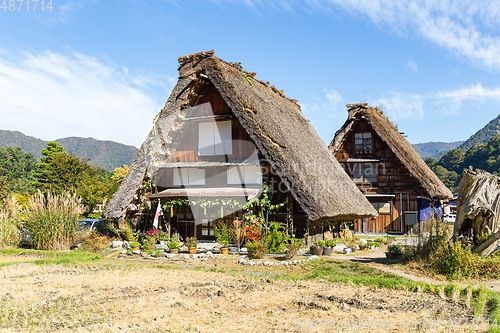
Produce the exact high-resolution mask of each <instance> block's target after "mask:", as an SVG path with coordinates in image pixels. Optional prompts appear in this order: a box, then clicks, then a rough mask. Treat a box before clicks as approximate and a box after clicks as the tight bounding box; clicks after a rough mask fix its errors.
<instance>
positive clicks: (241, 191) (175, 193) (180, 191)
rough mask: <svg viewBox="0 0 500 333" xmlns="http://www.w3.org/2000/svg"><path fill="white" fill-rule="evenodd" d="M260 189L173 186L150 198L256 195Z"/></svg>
mask: <svg viewBox="0 0 500 333" xmlns="http://www.w3.org/2000/svg"><path fill="white" fill-rule="evenodd" d="M259 192H260V189H253V188H241V187H221V188H171V189H167V190H164V191H161V192H160V193H157V194H154V195H152V196H150V197H149V198H150V199H157V198H179V197H247V198H248V199H251V198H254V197H256V196H257V195H258V194H259Z"/></svg>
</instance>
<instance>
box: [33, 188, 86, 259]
mask: <svg viewBox="0 0 500 333" xmlns="http://www.w3.org/2000/svg"><path fill="white" fill-rule="evenodd" d="M80 208H81V200H80V198H78V197H77V196H76V195H75V194H71V193H69V192H64V193H62V194H61V195H54V194H52V193H51V192H49V193H47V196H44V195H43V194H42V193H41V192H40V191H39V192H38V193H37V194H35V195H34V196H33V197H32V198H30V200H29V201H28V203H27V205H26V212H25V217H26V224H25V226H26V228H28V229H29V230H30V232H31V236H32V239H33V247H34V248H35V249H39V250H62V249H69V248H70V246H71V245H72V244H73V241H74V239H75V235H76V232H77V230H78V219H79V217H80V214H79V212H80Z"/></svg>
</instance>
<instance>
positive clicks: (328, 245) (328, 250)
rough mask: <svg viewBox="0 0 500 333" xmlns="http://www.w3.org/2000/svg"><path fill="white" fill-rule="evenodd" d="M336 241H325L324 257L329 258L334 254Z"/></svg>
mask: <svg viewBox="0 0 500 333" xmlns="http://www.w3.org/2000/svg"><path fill="white" fill-rule="evenodd" d="M335 245H336V244H335V241H334V240H333V239H325V240H324V241H323V255H324V256H329V255H331V254H332V252H333V247H334V246H335Z"/></svg>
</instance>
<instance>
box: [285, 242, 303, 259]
mask: <svg viewBox="0 0 500 333" xmlns="http://www.w3.org/2000/svg"><path fill="white" fill-rule="evenodd" d="M285 246H286V248H287V250H288V251H287V252H286V258H287V259H292V258H293V256H295V255H296V254H297V253H298V252H299V250H300V248H301V247H303V246H304V239H302V238H290V239H289V240H288V242H287V243H286V244H285Z"/></svg>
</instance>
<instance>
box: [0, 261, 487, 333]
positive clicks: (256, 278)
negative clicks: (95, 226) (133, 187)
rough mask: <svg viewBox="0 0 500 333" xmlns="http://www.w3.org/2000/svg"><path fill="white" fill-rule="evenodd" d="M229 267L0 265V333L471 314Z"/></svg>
mask: <svg viewBox="0 0 500 333" xmlns="http://www.w3.org/2000/svg"><path fill="white" fill-rule="evenodd" d="M2 260H3V261H5V260H8V258H4V259H2ZM236 260H237V258H236V257H232V256H229V257H227V258H226V259H217V260H215V261H210V262H200V261H196V260H183V259H182V260H181V259H179V260H178V261H174V262H170V263H167V260H163V261H162V260H160V259H157V260H152V259H149V260H147V259H144V258H134V259H130V258H116V257H115V258H109V259H106V260H103V261H100V262H99V263H94V264H87V265H82V264H80V265H70V266H61V265H35V264H16V265H11V266H5V267H3V268H1V269H0V280H1V281H2V283H1V285H2V288H1V290H0V301H1V307H0V309H1V310H0V311H1V312H0V330H1V332H303V331H304V332H323V331H346V332H351V331H358V330H365V331H370V332H372V331H378V332H405V331H417V329H419V328H420V331H426V332H437V331H441V332H442V331H447V332H448V331H452V330H451V329H450V327H449V326H447V322H446V320H448V319H450V318H452V319H454V318H461V317H466V318H471V317H472V316H473V311H472V309H470V308H469V306H468V304H467V300H464V299H460V300H452V299H449V298H445V297H440V296H439V295H434V294H429V293H425V292H410V291H404V290H403V291H394V290H387V289H376V288H374V287H358V286H354V285H342V284H337V283H330V282H327V281H324V280H321V279H315V280H307V281H304V280H300V281H293V280H290V279H288V278H285V276H286V275H287V273H294V272H297V271H298V270H300V269H301V268H300V266H295V267H262V266H258V267H248V269H247V267H244V268H243V267H242V266H241V265H236V264H235V262H236ZM232 267H234V269H232ZM221 270H223V271H224V272H221ZM273 277H278V278H273ZM280 277H281V278H280ZM438 318H441V319H442V320H441V321H440V322H438V321H437V319H438ZM448 324H449V322H448ZM424 325H425V326H424ZM432 325H434V326H432ZM437 328H439V329H437ZM485 328H486V324H485V325H483V326H482V329H485ZM456 331H462V329H457V330H456ZM475 331H478V332H479V331H482V330H478V329H477V327H476V330H475Z"/></svg>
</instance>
